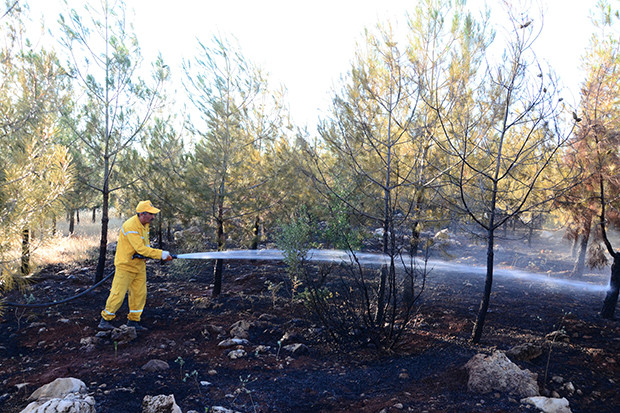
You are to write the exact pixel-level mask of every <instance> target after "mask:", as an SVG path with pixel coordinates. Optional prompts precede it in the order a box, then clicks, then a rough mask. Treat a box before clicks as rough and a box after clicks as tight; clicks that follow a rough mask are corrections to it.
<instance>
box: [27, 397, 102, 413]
mask: <svg viewBox="0 0 620 413" xmlns="http://www.w3.org/2000/svg"><path fill="white" fill-rule="evenodd" d="M95 412H96V410H95V399H94V398H93V397H91V396H86V395H83V394H78V393H71V394H67V395H66V396H65V397H64V398H54V399H49V400H43V399H41V400H37V401H34V402H32V403H30V404H29V405H28V406H26V408H25V409H24V410H22V411H21V412H20V413H95Z"/></svg>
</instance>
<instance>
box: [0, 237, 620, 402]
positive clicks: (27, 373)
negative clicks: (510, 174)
mask: <svg viewBox="0 0 620 413" xmlns="http://www.w3.org/2000/svg"><path fill="white" fill-rule="evenodd" d="M499 244H500V248H498V251H497V255H496V257H497V258H496V262H497V264H498V266H499V265H502V266H504V267H508V268H516V269H522V270H527V271H536V272H539V273H543V274H544V273H546V274H548V275H549V276H553V277H564V278H567V277H568V274H569V273H570V268H571V266H572V259H571V257H570V250H569V246H567V245H565V244H564V243H562V242H561V240H558V239H553V238H544V239H543V238H538V239H535V240H534V242H533V244H532V245H531V246H529V245H527V243H525V242H523V241H507V240H505V241H500V243H499ZM435 256H436V257H444V258H446V257H447V258H448V259H450V260H451V261H452V262H461V263H467V264H477V265H480V264H482V263H483V262H484V257H485V251H484V246H483V245H479V244H478V245H476V243H474V242H472V241H467V240H461V241H460V242H458V243H455V242H449V243H447V244H446V245H445V248H444V249H441V250H439V249H438V250H436V252H435ZM110 268H111V267H110ZM93 272H94V266H89V265H86V266H84V267H83V268H68V267H67V268H60V267H53V268H46V269H44V270H43V271H41V273H39V274H37V276H36V282H34V283H33V285H32V293H33V295H34V296H35V297H36V300H37V301H49V300H57V299H61V298H64V297H68V296H71V295H73V294H75V293H76V292H79V291H82V290H84V289H85V288H87V287H88V286H89V285H91V284H92V274H93ZM148 273H149V275H148V277H149V297H148V301H147V307H146V309H145V313H144V316H143V324H144V325H145V326H146V327H148V328H149V331H147V332H145V333H142V334H139V336H138V338H137V339H136V340H135V341H133V342H131V343H129V344H126V345H122V346H118V347H117V348H116V349H115V346H114V343H112V342H110V341H109V340H108V341H106V340H104V341H101V342H99V343H98V344H96V345H95V346H92V347H91V348H89V347H88V346H87V345H86V344H85V342H86V341H87V340H88V339H89V338H90V337H93V336H95V334H96V332H97V330H96V325H97V323H98V320H99V312H100V310H101V307H102V306H103V304H104V302H105V299H106V297H107V288H109V285H110V283H109V282H108V283H106V284H105V286H106V288H99V289H97V290H95V291H93V292H92V293H89V294H87V295H85V296H84V297H82V298H79V299H77V300H75V301H72V302H70V303H67V304H63V305H59V306H54V307H48V308H43V309H34V310H27V311H23V310H19V309H18V310H15V309H11V308H9V309H7V312H6V313H5V315H4V316H3V318H1V319H0V411H2V412H7V413H9V412H10V413H12V412H19V411H21V409H23V408H24V407H25V406H26V405H27V404H28V402H27V401H26V399H27V397H28V396H29V395H30V394H31V393H32V391H34V390H35V389H36V388H38V387H39V386H41V385H43V384H46V383H48V382H50V381H52V380H54V379H56V378H58V377H75V378H79V379H80V380H82V381H84V382H85V383H86V385H87V386H88V388H89V391H90V392H91V393H92V395H93V396H94V398H95V400H96V402H97V412H99V413H106V412H110V413H112V412H115V413H116V412H128V413H130V412H140V411H141V402H142V399H143V398H144V396H145V395H158V394H174V396H175V399H176V401H177V404H178V405H179V406H180V407H181V408H182V410H183V411H184V412H186V411H188V410H192V409H193V410H196V411H198V412H204V411H205V407H210V406H225V407H227V408H230V409H234V410H237V411H241V412H255V411H256V412H379V411H381V410H384V411H386V412H390V411H400V410H403V411H415V412H423V411H426V412H464V411H467V412H514V411H523V410H525V407H524V406H522V405H521V404H520V403H519V401H518V400H514V399H512V398H511V397H509V396H507V395H503V394H499V393H498V394H484V395H480V394H473V393H469V392H468V391H467V373H466V372H465V370H464V369H463V368H462V367H463V365H464V364H465V363H466V362H467V361H468V360H469V359H470V358H471V357H472V356H473V355H475V354H476V353H478V352H485V353H490V352H491V351H493V350H495V349H499V350H508V349H509V348H511V347H513V346H515V345H517V344H522V343H525V342H535V343H543V345H544V348H545V353H544V354H543V355H542V356H540V357H539V358H537V359H535V360H533V361H531V362H517V364H519V365H520V367H522V368H527V369H530V370H531V371H533V372H535V373H537V374H538V378H539V384H540V386H541V387H543V386H544V387H547V388H550V389H551V390H557V391H558V392H559V393H560V395H561V396H563V397H566V398H567V399H568V400H569V401H570V406H571V409H572V411H573V412H598V413H602V412H616V411H618V406H620V387H619V386H618V381H619V380H620V375H619V373H620V368H619V361H620V360H618V357H619V356H618V354H619V351H620V334H619V333H620V324H619V323H618V321H609V320H602V319H600V318H599V317H598V312H599V311H600V308H601V305H602V301H603V295H604V293H603V292H600V291H599V292H592V291H584V290H579V289H571V288H569V287H557V286H554V285H552V284H545V283H540V282H538V281H531V280H527V279H513V278H509V277H497V278H496V280H495V282H494V287H493V295H492V298H491V308H490V312H489V315H488V317H487V321H486V324H485V332H484V335H483V342H482V344H480V345H471V344H470V343H469V337H470V335H471V330H472V326H473V322H474V320H475V316H476V312H477V308H478V305H479V300H480V297H481V294H482V290H483V282H484V280H483V276H481V275H476V274H458V273H449V272H440V271H434V272H433V273H432V274H431V276H430V278H429V284H428V287H427V289H426V291H425V293H424V295H423V297H422V300H421V302H420V304H421V307H420V310H419V312H418V314H417V316H416V318H415V322H414V323H412V324H411V326H410V328H409V330H408V332H407V334H406V336H405V337H404V338H403V340H402V343H401V345H400V346H399V348H398V350H397V351H396V352H395V353H393V354H390V355H385V354H377V353H376V351H373V350H372V349H370V348H365V349H358V348H348V349H347V348H345V349H336V348H334V346H332V345H331V344H330V343H329V341H327V340H325V337H323V336H322V335H321V334H320V329H319V328H318V327H320V326H319V325H317V324H316V322H314V321H313V319H312V316H311V315H310V314H309V313H308V311H307V310H306V308H305V307H304V306H302V305H300V304H298V303H292V302H291V301H290V300H288V299H286V298H283V297H279V298H277V300H276V302H275V306H274V301H273V299H272V298H273V297H272V295H271V292H270V291H269V290H268V289H267V285H266V281H270V282H272V283H277V282H280V281H282V280H283V279H284V278H285V277H286V274H285V268H284V266H283V265H282V263H276V262H247V261H245V262H242V261H238V262H233V261H231V262H228V263H227V264H226V268H225V276H224V277H225V279H224V293H223V294H222V295H221V296H220V297H217V298H212V297H211V291H212V285H211V283H212V268H211V265H210V263H198V262H182V261H180V260H179V261H177V262H174V263H172V264H166V265H164V266H160V265H159V264H157V263H150V264H149V265H148ZM608 274H609V269H606V270H604V271H602V272H596V273H589V274H586V276H584V277H583V278H582V279H581V280H580V281H588V282H594V283H598V284H602V283H604V282H605V280H606V279H607V278H608ZM8 298H9V299H11V301H18V300H20V295H19V294H18V293H13V294H12V295H11V296H10V297H8ZM126 312H127V308H126V306H125V307H124V308H122V309H121V310H120V311H119V314H121V316H120V317H119V319H117V320H116V321H115V324H116V325H120V324H122V323H123V322H124V319H123V318H124V316H125V314H126ZM239 320H248V321H250V322H252V328H251V329H250V338H249V341H250V343H251V344H250V345H249V346H246V347H245V349H246V351H247V352H248V355H247V357H245V358H241V359H237V360H231V359H230V358H229V357H228V356H227V350H223V349H221V348H219V347H218V343H219V342H220V341H221V340H222V339H224V338H227V337H228V336H227V334H226V333H224V334H222V331H224V332H228V330H229V329H230V326H231V325H232V324H233V323H235V322H237V321H239ZM560 328H563V329H564V330H565V332H566V333H567V334H568V336H569V338H570V341H569V342H568V343H553V344H552V343H550V342H548V341H545V335H546V334H548V333H550V332H552V331H554V330H558V329H560ZM285 333H288V334H289V335H292V336H296V337H297V340H298V341H300V342H303V343H304V344H305V345H306V346H308V349H309V351H308V353H307V354H304V355H300V356H291V355H289V354H286V352H284V351H283V350H282V349H281V348H280V346H279V345H278V341H279V340H281V338H282V337H283V335H284V334H285ZM259 345H263V346H269V348H268V349H266V350H264V351H260V349H259V348H258V346H259ZM152 359H161V360H164V361H166V362H167V363H168V364H169V365H170V369H169V370H166V371H163V372H156V373H148V372H145V371H144V370H142V369H141V367H142V366H143V365H144V364H146V363H147V362H148V361H149V360H152ZM545 376H546V378H547V379H546V380H547V381H546V382H544V380H545ZM553 376H561V377H563V379H564V380H565V381H570V382H572V383H573V384H574V386H575V388H576V389H577V392H576V393H574V394H572V395H569V394H565V393H563V392H562V391H561V390H560V389H559V387H560V385H557V384H554V383H552V382H551V378H552V377H553ZM202 381H208V382H210V383H211V384H210V385H209V386H205V385H202V384H201V382H202ZM22 383H28V384H27V385H26V386H24V387H20V388H19V390H18V387H17V385H18V384H22Z"/></svg>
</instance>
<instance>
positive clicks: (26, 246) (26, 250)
mask: <svg viewBox="0 0 620 413" xmlns="http://www.w3.org/2000/svg"><path fill="white" fill-rule="evenodd" d="M29 272H30V230H29V229H28V227H26V228H24V229H23V231H22V265H21V273H22V275H28V273H29Z"/></svg>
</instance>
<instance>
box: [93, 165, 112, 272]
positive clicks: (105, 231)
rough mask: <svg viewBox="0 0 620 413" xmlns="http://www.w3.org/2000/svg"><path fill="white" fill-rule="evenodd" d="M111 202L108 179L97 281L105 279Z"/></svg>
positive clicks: (104, 193)
mask: <svg viewBox="0 0 620 413" xmlns="http://www.w3.org/2000/svg"><path fill="white" fill-rule="evenodd" d="M106 170H107V169H106ZM109 202H110V192H109V189H108V181H107V179H106V180H105V182H104V187H103V203H102V205H101V240H100V242H99V259H98V261H97V272H96V273H95V283H98V282H99V281H101V280H102V279H103V272H104V270H105V258H106V250H107V247H108V224H109V222H110V218H109V217H108V214H109Z"/></svg>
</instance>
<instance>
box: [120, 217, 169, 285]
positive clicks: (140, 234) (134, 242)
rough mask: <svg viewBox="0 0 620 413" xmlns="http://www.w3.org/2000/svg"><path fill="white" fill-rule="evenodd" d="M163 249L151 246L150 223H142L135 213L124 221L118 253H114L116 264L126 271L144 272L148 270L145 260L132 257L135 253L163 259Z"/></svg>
mask: <svg viewBox="0 0 620 413" xmlns="http://www.w3.org/2000/svg"><path fill="white" fill-rule="evenodd" d="M161 253H162V250H160V249H157V248H151V247H150V246H149V224H146V225H142V223H141V222H140V219H138V215H137V214H135V215H134V216H133V217H131V218H129V219H128V220H127V221H125V222H124V223H123V226H122V227H121V231H120V234H119V235H118V243H117V245H116V254H115V255H114V265H115V266H116V268H120V269H123V270H126V271H130V272H135V273H142V272H146V263H145V260H143V259H139V258H132V257H133V255H134V254H140V255H143V256H145V257H149V258H153V259H161Z"/></svg>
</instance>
